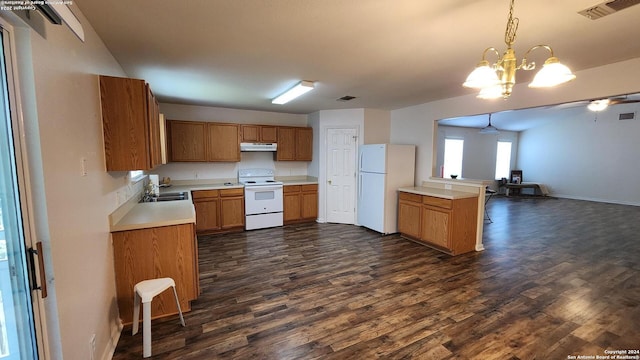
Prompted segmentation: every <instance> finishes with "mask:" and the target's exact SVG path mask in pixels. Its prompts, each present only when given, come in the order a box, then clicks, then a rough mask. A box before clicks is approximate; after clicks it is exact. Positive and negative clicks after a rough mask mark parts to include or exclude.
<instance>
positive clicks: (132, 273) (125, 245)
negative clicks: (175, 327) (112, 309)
mask: <svg viewBox="0 0 640 360" xmlns="http://www.w3.org/2000/svg"><path fill="white" fill-rule="evenodd" d="M112 239H113V250H114V266H115V272H116V291H117V301H118V308H119V310H120V319H122V322H123V323H124V324H125V325H127V324H131V323H132V319H133V287H134V286H135V285H136V284H137V283H138V282H140V281H143V280H149V279H156V278H161V277H170V278H172V279H173V280H174V281H175V282H176V291H177V292H178V298H179V300H180V307H181V308H182V311H189V310H191V304H190V302H191V301H193V300H195V299H196V298H197V297H198V294H199V293H200V285H199V280H198V279H199V273H198V244H197V243H196V237H195V233H194V226H193V224H181V225H171V226H162V227H155V228H148V229H139V230H127V231H118V232H114V233H112ZM177 313H178V308H177V307H176V305H175V299H174V296H173V292H172V291H165V292H163V293H162V294H160V295H158V296H156V297H155V298H154V299H153V301H152V303H151V316H152V318H159V317H164V316H169V315H174V314H177Z"/></svg>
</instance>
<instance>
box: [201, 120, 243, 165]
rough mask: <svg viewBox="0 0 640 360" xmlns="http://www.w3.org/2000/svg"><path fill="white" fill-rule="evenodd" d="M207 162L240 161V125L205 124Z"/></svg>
mask: <svg viewBox="0 0 640 360" xmlns="http://www.w3.org/2000/svg"><path fill="white" fill-rule="evenodd" d="M207 135H208V139H207V160H208V161H235V162H237V161H240V125H238V124H221V123H208V124H207Z"/></svg>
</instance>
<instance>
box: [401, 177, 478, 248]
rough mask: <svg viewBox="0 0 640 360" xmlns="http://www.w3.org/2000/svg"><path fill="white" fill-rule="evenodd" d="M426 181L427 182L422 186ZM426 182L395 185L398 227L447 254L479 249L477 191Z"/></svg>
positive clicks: (405, 234)
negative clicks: (407, 185)
mask: <svg viewBox="0 0 640 360" xmlns="http://www.w3.org/2000/svg"><path fill="white" fill-rule="evenodd" d="M424 185H427V186H424ZM473 189H474V188H472V189H466V188H465V189H464V190H466V191H463V190H454V189H452V188H451V186H446V188H445V187H444V186H440V184H432V183H428V182H425V183H423V186H418V187H401V188H399V189H398V192H399V194H398V231H399V232H400V234H401V235H402V236H403V237H405V238H407V239H410V240H413V241H416V242H419V243H421V244H424V245H427V246H430V247H432V248H434V249H437V250H440V251H442V252H445V253H447V254H450V255H459V254H463V253H466V252H470V251H473V250H479V249H478V248H477V246H476V242H477V226H478V202H479V193H478V192H475V191H473Z"/></svg>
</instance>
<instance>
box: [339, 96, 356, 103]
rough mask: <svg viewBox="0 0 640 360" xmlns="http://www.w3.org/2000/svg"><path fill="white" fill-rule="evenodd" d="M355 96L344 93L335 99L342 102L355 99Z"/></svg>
mask: <svg viewBox="0 0 640 360" xmlns="http://www.w3.org/2000/svg"><path fill="white" fill-rule="evenodd" d="M355 98H356V97H355V96H351V95H345V96H343V97H341V98H338V99H337V101H342V102H347V101H351V100H353V99H355Z"/></svg>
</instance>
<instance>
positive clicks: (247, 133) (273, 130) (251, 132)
mask: <svg viewBox="0 0 640 360" xmlns="http://www.w3.org/2000/svg"><path fill="white" fill-rule="evenodd" d="M240 129H241V132H242V142H249V143H250V142H259V143H274V142H277V141H278V136H277V135H278V128H277V127H275V126H268V125H241V126H240Z"/></svg>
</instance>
